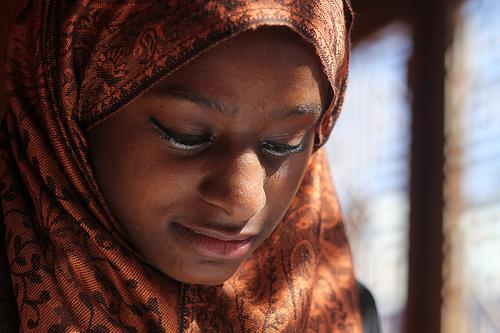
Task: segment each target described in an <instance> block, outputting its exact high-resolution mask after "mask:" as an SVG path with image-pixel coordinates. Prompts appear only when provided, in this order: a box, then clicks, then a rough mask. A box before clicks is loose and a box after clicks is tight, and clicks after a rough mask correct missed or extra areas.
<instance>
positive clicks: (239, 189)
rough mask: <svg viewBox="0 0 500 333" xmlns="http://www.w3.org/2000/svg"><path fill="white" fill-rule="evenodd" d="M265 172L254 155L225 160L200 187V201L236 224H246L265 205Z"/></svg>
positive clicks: (248, 154) (240, 155)
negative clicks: (222, 212)
mask: <svg viewBox="0 0 500 333" xmlns="http://www.w3.org/2000/svg"><path fill="white" fill-rule="evenodd" d="M265 176H266V174H265V170H264V168H263V167H262V165H261V163H260V161H259V158H258V157H257V156H256V154H255V153H252V152H245V153H242V154H239V155H238V156H236V157H226V158H224V159H222V160H220V161H219V162H218V163H217V166H214V167H213V169H212V170H210V171H209V175H207V176H206V177H205V178H204V180H203V181H202V183H201V185H200V190H199V192H200V194H201V197H202V198H203V199H204V200H205V201H206V202H208V203H210V204H212V205H214V206H217V207H219V208H221V209H222V210H224V212H225V214H227V215H228V217H229V218H231V219H232V220H235V221H248V220H249V219H250V218H252V217H253V216H255V215H256V214H257V213H258V212H259V211H260V210H261V209H262V208H263V207H264V206H265V204H266V193H265V190H264V181H265Z"/></svg>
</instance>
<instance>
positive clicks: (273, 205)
mask: <svg viewBox="0 0 500 333" xmlns="http://www.w3.org/2000/svg"><path fill="white" fill-rule="evenodd" d="M310 146H311V147H312V145H310ZM311 154H312V148H310V149H308V150H307V151H306V152H304V153H303V154H301V155H300V156H297V157H296V158H294V159H292V160H290V161H289V162H287V163H285V164H284V165H283V166H282V167H281V168H280V169H279V170H278V171H277V172H276V173H275V174H273V175H272V176H271V177H269V180H268V183H267V184H266V187H267V190H266V195H267V198H268V207H267V210H268V212H270V213H269V214H270V215H271V216H273V217H274V218H273V219H272V220H273V221H275V223H274V225H273V227H275V226H276V225H277V224H278V223H279V221H280V220H281V218H282V217H283V215H284V214H285V213H286V211H287V210H288V207H289V206H290V203H291V201H292V199H293V198H294V196H295V194H296V193H297V190H298V189H299V187H300V184H301V183H302V179H303V177H304V173H305V171H306V169H307V166H308V165H309V161H310V158H311ZM270 220H271V219H270Z"/></svg>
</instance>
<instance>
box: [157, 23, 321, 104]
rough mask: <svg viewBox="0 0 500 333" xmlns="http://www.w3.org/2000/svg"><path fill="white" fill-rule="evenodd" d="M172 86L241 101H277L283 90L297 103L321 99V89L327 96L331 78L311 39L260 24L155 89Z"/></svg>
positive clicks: (172, 76)
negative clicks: (325, 72) (328, 76)
mask: <svg viewBox="0 0 500 333" xmlns="http://www.w3.org/2000/svg"><path fill="white" fill-rule="evenodd" d="M171 88H174V89H177V88H181V89H184V88H188V89H194V90H195V91H197V92H203V93H204V94H208V95H209V96H210V95H213V97H217V98H222V99H236V98H239V99H240V102H241V98H243V99H248V100H249V101H252V100H253V101H255V100H256V99H262V98H269V99H272V100H274V101H276V102H278V97H279V96H280V95H283V94H284V95H286V94H289V95H292V96H288V97H291V98H292V100H293V99H294V98H295V99H297V103H298V102H303V101H304V100H312V99H317V98H316V96H317V95H318V94H319V99H321V100H323V99H324V98H326V95H327V91H328V89H329V83H328V80H327V78H326V75H325V74H324V72H323V68H322V65H321V62H320V60H319V58H318V56H317V55H316V52H315V50H314V48H313V47H312V46H311V45H310V44H309V43H308V42H306V41H305V40H303V39H302V38H301V37H300V36H299V35H298V34H296V33H294V32H292V31H291V30H289V29H287V28H261V29H258V30H255V31H250V32H245V33H242V34H240V35H238V36H236V37H234V38H232V39H230V40H228V41H225V42H223V43H222V44H219V45H217V46H215V47H214V48H212V49H210V50H209V51H207V52H206V53H204V54H202V55H201V56H199V57H198V58H196V59H194V60H193V61H192V62H190V63H189V64H187V65H186V66H184V67H183V68H181V69H180V70H179V71H177V72H175V73H174V74H172V75H170V76H169V77H167V78H166V79H164V80H163V81H162V82H160V83H159V84H158V85H157V86H156V87H155V88H154V89H153V90H152V91H153V92H158V91H161V90H169V89H171ZM262 90H264V91H262ZM266 93H267V94H266ZM265 95H268V96H265ZM282 97H283V96H282Z"/></svg>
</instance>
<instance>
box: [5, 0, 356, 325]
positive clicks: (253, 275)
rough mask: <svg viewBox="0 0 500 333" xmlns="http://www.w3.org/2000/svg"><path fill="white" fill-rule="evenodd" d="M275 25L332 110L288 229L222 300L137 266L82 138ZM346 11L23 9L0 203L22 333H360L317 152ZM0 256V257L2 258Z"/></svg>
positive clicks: (16, 32) (250, 3)
mask: <svg viewBox="0 0 500 333" xmlns="http://www.w3.org/2000/svg"><path fill="white" fill-rule="evenodd" d="M265 25H267V26H287V27H289V28H291V29H292V30H294V31H295V32H297V33H299V34H300V35H302V37H304V38H305V39H306V40H308V41H310V42H311V43H312V44H313V45H314V46H315V48H316V50H317V54H318V56H319V57H320V59H321V61H322V63H323V66H324V70H325V73H326V75H327V77H328V79H329V80H330V83H331V85H332V91H333V96H334V97H333V100H332V102H331V106H330V108H329V109H328V110H327V112H326V113H325V115H324V118H323V121H322V123H321V126H319V128H318V131H317V137H318V142H317V149H318V150H317V151H316V152H315V154H314V155H313V157H312V159H311V162H310V165H309V167H308V170H307V172H306V175H305V178H304V180H303V183H302V185H301V187H300V189H299V191H298V193H297V195H296V197H295V198H294V200H293V202H292V204H291V207H290V208H289V210H288V212H287V214H286V216H285V218H284V219H283V221H282V222H281V223H280V225H279V226H278V227H277V229H276V230H275V232H274V233H273V234H272V236H271V237H270V238H269V239H268V240H266V242H265V243H264V244H263V245H262V246H261V247H260V248H259V249H257V251H256V252H255V253H254V254H253V256H252V257H251V258H250V259H248V260H247V261H246V262H244V263H243V265H242V266H241V267H240V269H239V270H238V271H237V272H236V274H235V275H234V276H233V277H232V278H231V279H230V280H228V281H226V282H225V283H224V284H223V285H221V286H215V287H206V286H199V285H186V284H183V283H180V282H178V281H174V280H172V279H170V278H169V277H167V276H165V275H164V274H162V273H161V272H159V271H157V270H155V269H154V268H153V267H151V266H149V265H148V264H147V263H145V262H144V261H143V260H142V259H141V257H140V255H138V254H137V253H136V252H135V251H134V249H133V248H132V247H131V246H130V245H129V243H128V241H127V239H126V238H125V237H124V234H123V233H122V231H121V230H120V228H119V223H117V221H116V219H115V218H114V217H113V215H112V213H111V211H110V210H109V208H108V206H107V205H106V202H105V199H104V198H103V196H102V194H101V192H100V191H99V187H98V185H97V182H96V178H95V175H94V173H93V170H92V167H91V164H90V162H89V152H88V142H87V136H86V133H87V130H88V129H89V128H90V127H91V126H93V125H95V124H97V123H99V122H101V121H105V119H106V118H107V117H109V116H111V115H112V114H113V113H114V112H117V110H120V109H121V108H122V107H123V106H124V105H125V104H127V103H129V102H130V101H131V100H133V99H134V98H136V97H137V96H138V95H139V94H141V93H142V92H144V91H145V90H146V89H148V88H150V87H151V86H152V85H153V84H155V83H156V82H158V81H160V80H161V79H162V78H164V77H165V76H167V75H169V74H170V73H172V72H173V71H174V70H176V69H178V68H179V67H180V66H183V65H184V64H186V63H188V62H189V61H190V60H192V59H193V58H194V57H196V56H197V55H199V54H201V53H202V52H204V51H206V50H208V49H209V48H211V47H213V46H214V45H216V44H217V43H220V42H223V41H224V40H226V39H228V38H231V37H232V36H235V35H237V34H238V33H240V32H243V31H245V30H249V29H255V28H257V27H259V26H265ZM350 25H351V10H350V7H349V5H348V3H347V2H346V0H308V1H304V0H263V1H257V0H234V1H207V0H192V1H191V0H190V1H179V0H163V1H159V0H133V1H119V0H72V1H69V0H29V1H24V4H23V5H22V6H21V7H20V10H19V11H18V13H17V16H16V17H15V18H14V21H13V27H12V30H11V32H10V36H9V41H8V47H7V61H6V68H5V84H6V91H7V94H8V104H9V107H8V110H7V113H6V116H5V119H4V124H3V129H2V133H1V142H0V143H1V149H0V156H1V159H0V190H1V201H2V206H1V209H2V215H3V217H4V224H5V230H6V244H7V259H8V263H9V267H10V275H11V281H12V288H13V292H14V295H15V297H16V300H17V307H18V312H19V315H20V318H21V331H24V332H50V333H58V332H100V333H104V332H265V333H271V332H352V333H357V332H360V331H361V328H360V318H359V310H358V303H357V293H356V288H355V284H354V276H353V268H352V263H351V256H350V251H349V246H348V242H347V240H346V237H345V233H344V227H343V224H342V221H341V218H340V211H339V206H338V202H337V199H336V195H335V193H334V189H333V187H332V185H331V179H330V174H329V171H328V167H327V164H326V161H325V156H324V153H323V151H322V149H320V146H321V145H322V144H323V143H324V141H325V140H326V138H327V137H328V135H329V133H330V130H331V128H332V126H333V124H334V122H335V118H336V117H337V115H338V112H339V109H340V106H341V104H342V96H343V90H344V87H345V82H346V76H347V65H348V56H349V42H348V39H349V38H348V35H349V29H350ZM2 255H3V254H2Z"/></svg>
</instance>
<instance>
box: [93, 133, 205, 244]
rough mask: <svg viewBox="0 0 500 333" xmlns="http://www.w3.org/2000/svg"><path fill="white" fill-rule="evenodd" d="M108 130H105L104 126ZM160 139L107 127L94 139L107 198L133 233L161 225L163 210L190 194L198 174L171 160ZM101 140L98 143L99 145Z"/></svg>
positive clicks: (95, 157) (97, 169)
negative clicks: (131, 135)
mask: <svg viewBox="0 0 500 333" xmlns="http://www.w3.org/2000/svg"><path fill="white" fill-rule="evenodd" d="M103 130H105V129H103ZM155 139H157V138H155V137H152V136H149V135H144V134H141V133H140V132H138V131H136V132H135V134H134V136H133V137H129V136H127V135H126V134H125V133H123V132H121V131H112V130H111V131H109V130H106V131H105V133H104V134H103V135H96V136H95V139H94V140H92V141H93V142H94V143H96V144H94V145H92V148H93V149H92V161H93V165H94V170H95V173H96V176H97V180H98V183H99V185H100V187H101V190H102V192H103V195H104V197H105V198H106V201H107V203H108V204H109V206H110V208H111V210H112V211H113V213H114V214H115V216H116V217H117V219H118V220H119V221H120V223H121V224H122V226H123V227H124V229H125V231H127V233H128V234H130V235H131V237H132V238H134V237H133V235H134V234H136V233H138V234H143V233H147V232H151V229H155V228H161V223H158V222H159V221H160V219H161V214H162V211H163V210H164V209H165V207H169V206H172V205H173V203H175V202H176V201H179V200H182V199H183V198H184V197H185V196H187V193H186V189H188V188H189V187H192V186H190V184H191V183H192V181H193V179H194V178H195V174H193V173H192V172H186V170H185V169H183V167H182V165H180V164H179V163H176V162H175V161H173V160H172V159H170V160H169V159H168V154H166V153H165V150H164V147H163V146H162V144H161V143H159V142H157V141H158V140H155ZM97 143H98V144H97Z"/></svg>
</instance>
